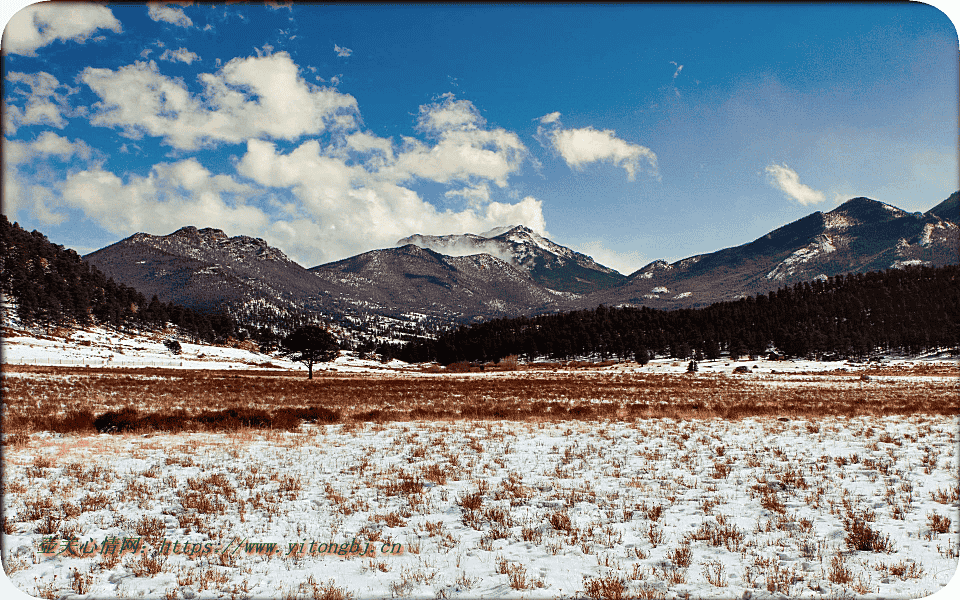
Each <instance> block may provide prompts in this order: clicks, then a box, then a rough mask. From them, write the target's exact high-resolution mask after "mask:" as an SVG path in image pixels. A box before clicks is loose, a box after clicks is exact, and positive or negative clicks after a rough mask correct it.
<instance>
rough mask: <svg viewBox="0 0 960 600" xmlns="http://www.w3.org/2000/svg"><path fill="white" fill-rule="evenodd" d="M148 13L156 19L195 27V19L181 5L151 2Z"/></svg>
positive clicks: (181, 25)
mask: <svg viewBox="0 0 960 600" xmlns="http://www.w3.org/2000/svg"><path fill="white" fill-rule="evenodd" d="M147 15H149V17H150V18H151V19H153V20H154V21H157V22H159V21H163V22H165V23H170V24H171V25H176V26H177V27H193V21H192V20H191V19H190V17H188V16H187V15H186V13H184V12H183V9H182V8H180V7H179V6H174V5H171V4H164V3H162V2H151V3H150V4H149V5H148V7H147Z"/></svg>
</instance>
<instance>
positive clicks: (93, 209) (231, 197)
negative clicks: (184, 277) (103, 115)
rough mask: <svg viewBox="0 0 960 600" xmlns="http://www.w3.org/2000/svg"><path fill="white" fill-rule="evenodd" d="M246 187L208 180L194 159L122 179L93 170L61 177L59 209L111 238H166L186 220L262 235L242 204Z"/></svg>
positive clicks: (221, 178) (255, 215)
mask: <svg viewBox="0 0 960 600" xmlns="http://www.w3.org/2000/svg"><path fill="white" fill-rule="evenodd" d="M252 191H253V190H252V188H251V187H250V186H248V185H245V184H241V183H239V182H237V181H236V180H235V179H233V178H232V177H230V176H227V175H214V174H212V173H211V172H210V171H208V170H207V169H206V168H204V167H203V166H202V165H201V164H200V163H199V162H197V161H196V159H193V158H190V159H187V160H183V161H180V162H177V163H161V164H158V165H155V166H154V167H153V169H152V170H151V171H150V173H149V174H148V175H147V176H145V177H142V176H138V175H127V176H126V180H124V179H121V178H120V177H118V176H117V175H115V174H113V173H111V172H109V171H106V170H103V169H102V168H100V167H94V168H92V169H87V170H83V171H79V172H75V173H71V174H70V175H68V176H67V178H66V180H65V181H64V182H63V183H62V185H61V186H60V192H61V195H62V201H63V203H64V204H65V205H67V206H71V207H74V208H77V209H80V210H82V211H83V212H84V214H85V215H86V216H87V217H88V218H90V219H92V220H94V221H96V222H97V223H98V224H99V225H101V226H102V227H104V228H105V229H107V230H108V231H111V232H113V233H116V234H120V235H129V234H131V233H135V232H138V231H150V232H155V233H169V232H170V231H174V230H176V229H179V228H180V227H182V226H183V225H186V224H187V223H184V218H185V216H188V218H189V220H190V222H191V223H192V224H196V225H200V226H216V227H219V228H222V229H225V230H230V231H236V232H240V233H247V234H256V235H262V232H263V231H264V229H265V228H266V226H267V225H268V222H269V220H268V219H267V217H266V215H265V214H264V212H263V211H262V210H260V209H259V208H257V207H255V206H250V205H248V204H246V202H245V199H246V198H247V197H249V196H250V194H251V192H252Z"/></svg>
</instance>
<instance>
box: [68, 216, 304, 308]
mask: <svg viewBox="0 0 960 600" xmlns="http://www.w3.org/2000/svg"><path fill="white" fill-rule="evenodd" d="M84 260H86V261H87V262H89V263H91V264H93V265H95V266H97V267H98V268H100V269H101V270H102V271H104V272H105V273H107V274H108V275H110V276H111V277H113V278H114V279H116V280H117V281H121V282H123V283H125V284H127V285H131V286H133V287H136V288H137V289H139V290H142V291H143V292H144V293H145V294H148V295H150V294H156V295H157V296H158V297H159V298H160V299H161V300H165V301H173V302H177V303H179V304H183V305H184V306H189V307H191V308H195V309H197V310H202V311H210V310H215V309H217V308H220V307H224V308H226V309H228V310H229V311H230V312H231V313H232V314H234V315H236V316H243V317H248V316H252V315H256V314H262V313H286V312H290V311H293V312H296V311H299V310H302V309H303V308H308V309H316V308H317V306H315V305H314V300H315V299H316V297H317V296H318V293H319V290H320V282H319V281H317V278H316V277H315V276H314V275H312V274H311V273H310V272H309V271H307V270H306V269H304V268H303V267H302V266H300V265H298V264H297V263H295V262H293V261H292V260H290V259H289V258H287V256H286V255H285V254H284V253H283V252H281V251H280V250H278V249H276V248H273V247H271V246H269V245H267V243H266V242H265V241H263V240H262V239H259V238H251V237H248V236H236V237H228V236H227V235H226V234H225V233H224V232H223V231H221V230H219V229H212V228H206V229H197V228H196V227H192V226H191V227H184V228H182V229H179V230H177V231H175V232H174V233H171V234H170V235H149V234H146V233H137V234H135V235H132V236H130V237H128V238H126V239H124V240H121V241H119V242H117V243H116V244H113V245H111V246H107V247H106V248H103V249H100V250H97V251H96V252H92V253H90V254H88V255H86V256H85V257H84Z"/></svg>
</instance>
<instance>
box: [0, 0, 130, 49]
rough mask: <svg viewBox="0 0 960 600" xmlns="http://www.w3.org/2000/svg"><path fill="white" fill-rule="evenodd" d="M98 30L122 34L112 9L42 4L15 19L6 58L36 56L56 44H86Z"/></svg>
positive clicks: (9, 29)
mask: <svg viewBox="0 0 960 600" xmlns="http://www.w3.org/2000/svg"><path fill="white" fill-rule="evenodd" d="M98 29H109V30H112V31H115V32H118V33H119V32H120V21H118V20H117V19H116V18H115V17H114V16H113V13H112V12H111V11H110V9H109V8H107V7H105V6H100V5H98V4H93V3H86V2H42V3H38V4H34V5H31V6H28V7H26V8H24V9H22V10H20V11H19V12H17V14H15V15H14V16H13V18H12V19H10V22H9V23H7V28H6V29H5V30H4V32H3V51H4V52H5V53H7V54H21V55H23V56H36V51H37V49H38V48H42V47H43V46H46V45H48V44H52V43H53V42H55V41H57V40H60V41H67V40H71V41H74V42H79V43H82V42H85V41H86V40H87V39H88V38H89V37H90V36H91V35H92V34H93V33H94V32H95V31H97V30H98Z"/></svg>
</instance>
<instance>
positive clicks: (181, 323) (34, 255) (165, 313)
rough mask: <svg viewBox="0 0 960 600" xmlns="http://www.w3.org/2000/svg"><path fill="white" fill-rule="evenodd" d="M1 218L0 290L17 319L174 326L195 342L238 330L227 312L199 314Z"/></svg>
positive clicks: (119, 327) (134, 327)
mask: <svg viewBox="0 0 960 600" xmlns="http://www.w3.org/2000/svg"><path fill="white" fill-rule="evenodd" d="M0 216H2V220H0V291H2V292H3V295H4V297H5V298H6V299H7V300H8V301H9V300H12V301H13V303H14V304H15V305H16V310H17V315H18V317H19V318H20V320H21V322H23V323H26V324H32V325H40V326H44V327H55V326H58V325H64V324H73V323H76V324H78V325H89V324H92V323H97V324H101V325H106V326H109V327H113V328H114V329H117V330H159V329H162V328H164V327H166V326H167V324H171V325H174V326H176V327H178V328H179V329H180V331H182V332H184V333H186V334H188V335H190V336H192V337H193V338H194V339H195V340H197V341H205V342H217V341H222V340H225V339H226V338H228V337H230V336H233V337H237V335H238V329H239V328H238V325H237V323H236V321H235V320H234V319H233V318H231V317H230V316H229V315H225V314H202V313H199V312H196V311H194V310H192V309H190V308H186V307H183V306H180V305H177V304H173V303H166V302H161V301H159V300H158V299H157V297H156V296H154V297H153V298H152V299H151V300H150V301H149V302H148V301H147V300H146V298H144V296H143V294H141V293H140V292H138V291H137V290H135V289H134V288H131V287H129V286H126V285H123V284H122V283H117V282H115V281H114V280H113V278H108V277H107V276H106V275H104V274H103V272H101V271H100V270H99V269H97V268H96V267H94V266H92V265H90V264H89V263H86V262H84V261H83V260H82V259H81V258H80V256H79V255H78V254H77V253H76V252H75V251H73V250H70V249H64V248H63V246H59V245H56V244H53V243H52V242H50V241H49V240H48V239H47V238H46V236H44V235H43V234H42V233H40V232H38V231H33V232H27V231H25V230H24V229H23V228H21V227H20V225H19V224H17V223H13V224H11V223H10V221H9V220H7V217H6V216H5V215H0Z"/></svg>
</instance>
